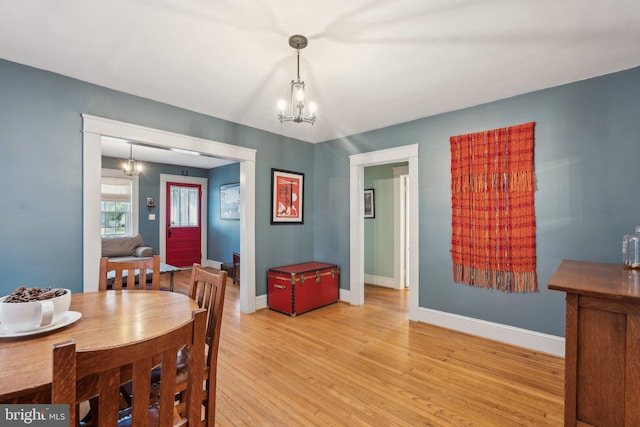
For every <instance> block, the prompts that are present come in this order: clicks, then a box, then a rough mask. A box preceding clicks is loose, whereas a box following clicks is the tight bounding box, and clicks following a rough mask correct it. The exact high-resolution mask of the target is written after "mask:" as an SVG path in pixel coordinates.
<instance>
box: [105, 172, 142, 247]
mask: <svg viewBox="0 0 640 427" xmlns="http://www.w3.org/2000/svg"><path fill="white" fill-rule="evenodd" d="M100 187H101V188H100V234H101V235H102V237H115V236H125V235H132V234H137V233H138V197H137V194H138V191H137V187H138V177H124V176H122V172H121V171H117V170H109V169H103V173H102V182H101V186H100Z"/></svg>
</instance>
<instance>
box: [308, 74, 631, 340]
mask: <svg viewBox="0 0 640 427" xmlns="http://www.w3.org/2000/svg"><path fill="white" fill-rule="evenodd" d="M425 96H428V94H427V95H425ZM531 121H535V122H536V127H535V170H536V176H537V191H536V193H535V203H536V221H537V257H538V269H537V271H538V284H539V287H540V292H539V293H535V294H524V295H523V294H506V293H500V292H496V291H491V290H486V289H477V288H472V287H468V286H465V285H462V284H458V283H454V282H453V281H452V272H451V256H450V253H449V251H450V249H451V192H450V177H451V174H450V169H449V168H450V161H451V155H450V147H449V137H450V136H452V135H458V134H463V133H469V132H476V131H482V130H489V129H495V128H500V127H505V126H510V125H515V124H519V123H526V122H531ZM416 143H418V144H420V147H419V150H420V154H419V170H420V172H419V187H420V206H419V210H420V219H419V220H420V284H419V289H420V306H421V307H427V308H431V309H436V310H441V311H445V312H450V313H457V314H461V315H464V316H470V317H474V318H478V319H484V320H488V321H492V322H498V323H503V324H507V325H512V326H516V327H522V328H526V329H530V330H534V331H539V332H543V333H550V334H553V335H559V336H564V323H565V319H564V315H565V311H564V294H562V293H560V292H556V291H549V290H547V289H546V285H547V282H548V280H549V278H550V277H551V275H552V274H553V272H554V271H555V269H556V268H557V267H558V265H559V263H560V261H561V260H562V259H581V260H587V261H600V262H611V263H620V262H621V240H622V237H623V235H624V234H626V233H629V232H630V231H633V229H634V226H635V225H636V223H638V224H640V197H638V187H639V185H640V162H639V161H638V159H640V68H634V69H631V70H627V71H623V72H619V73H615V74H610V75H606V76H603V77H598V78H594V79H590V80H585V81H581V82H576V83H572V84H568V85H564V86H560V87H557V88H551V89H547V90H542V91H538V92H534V93H529V94H526V95H522V96H517V97H514V98H509V99H505V100H501V101H497V102H493V103H490V104H485V105H481V106H477V107H473V108H467V109H464V110H460V111H455V112H451V113H446V114H442V115H438V116H434V117H428V118H424V119H421V120H416V121H413V122H410V123H405V124H402V125H398V126H392V127H387V128H384V129H379V130H376V131H371V132H367V133H363V134H360V135H355V136H352V137H349V138H343V139H339V140H335V141H329V142H326V143H322V144H319V145H317V146H316V153H315V171H316V176H315V178H316V181H317V182H322V183H327V184H328V185H323V186H318V187H317V188H316V194H315V197H316V201H317V202H319V201H320V200H323V201H326V203H325V204H323V205H320V206H317V208H316V210H315V229H314V237H315V239H314V246H315V252H314V253H315V255H316V257H317V258H322V256H323V255H326V256H330V255H331V256H337V257H338V258H339V259H344V260H347V259H349V245H348V237H346V236H348V230H349V200H348V197H349V196H348V188H349V159H348V156H349V155H351V154H357V153H364V152H369V151H375V150H380V149H384V148H391V147H397V146H402V145H408V144H416ZM317 205H319V203H317ZM341 274H342V275H346V276H347V277H348V274H349V269H348V265H344V263H343V268H342V270H341Z"/></svg>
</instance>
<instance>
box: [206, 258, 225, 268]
mask: <svg viewBox="0 0 640 427" xmlns="http://www.w3.org/2000/svg"><path fill="white" fill-rule="evenodd" d="M202 266H203V267H211V268H215V269H218V270H220V267H222V263H221V262H220V261H214V260H211V259H207V260H205V261H204V262H203V263H202Z"/></svg>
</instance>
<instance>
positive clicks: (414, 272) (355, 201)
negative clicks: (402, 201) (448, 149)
mask: <svg viewBox="0 0 640 427" xmlns="http://www.w3.org/2000/svg"><path fill="white" fill-rule="evenodd" d="M405 161H406V162H408V174H407V175H408V189H409V192H410V194H411V197H410V199H409V203H408V218H409V224H408V226H407V233H406V235H407V238H408V240H409V241H408V243H407V246H408V247H409V248H410V249H409V251H408V252H409V254H408V261H409V272H408V276H409V280H410V286H409V320H417V319H418V306H419V286H418V285H419V259H420V253H419V252H420V244H419V216H418V206H419V203H418V201H419V200H418V199H419V193H418V144H414V145H408V146H403V147H397V148H391V149H386V150H380V151H373V152H369V153H362V154H355V155H352V156H350V157H349V162H350V163H349V164H350V166H349V169H350V171H349V173H350V179H349V191H350V194H351V197H349V199H350V212H351V214H350V221H349V223H350V225H349V237H350V251H349V255H350V256H349V259H350V261H349V267H350V274H349V283H350V291H349V298H350V302H351V304H353V305H361V304H364V250H365V247H364V197H362V194H363V192H364V168H365V167H367V166H376V165H382V164H387V163H396V162H405Z"/></svg>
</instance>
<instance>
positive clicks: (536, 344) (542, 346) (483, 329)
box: [412, 307, 564, 357]
mask: <svg viewBox="0 0 640 427" xmlns="http://www.w3.org/2000/svg"><path fill="white" fill-rule="evenodd" d="M412 320H417V321H418V322H424V323H429V324H432V325H436V326H441V327H443V328H447V329H452V330H454V331H458V332H464V333H467V334H471V335H476V336H479V337H482V338H487V339H491V340H495V341H500V342H503V343H505V344H511V345H515V346H518V347H524V348H527V349H530V350H535V351H539V352H542V353H548V354H552V355H554V356H559V357H564V338H563V337H558V336H555V335H549V334H543V333H541V332H536V331H531V330H528V329H523V328H516V327H514V326H509V325H503V324H501V323H494V322H488V321H486V320H480V319H474V318H473V317H466V316H460V315H458V314H452V313H447V312H444V311H438V310H432V309H429V308H422V307H419V308H418V319H412Z"/></svg>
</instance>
